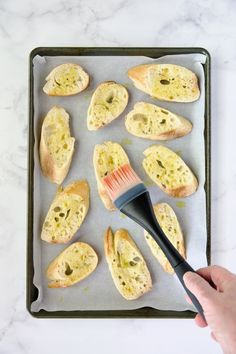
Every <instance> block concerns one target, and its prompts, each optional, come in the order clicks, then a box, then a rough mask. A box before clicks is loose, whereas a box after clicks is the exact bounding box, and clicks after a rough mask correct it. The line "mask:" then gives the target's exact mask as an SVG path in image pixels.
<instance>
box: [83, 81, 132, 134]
mask: <svg viewBox="0 0 236 354" xmlns="http://www.w3.org/2000/svg"><path fill="white" fill-rule="evenodd" d="M128 98H129V95H128V91H127V90H126V88H125V87H124V86H123V85H121V84H118V83H116V82H115V81H106V82H102V83H101V84H100V85H99V86H98V87H97V88H96V90H95V91H94V93H93V95H92V98H91V102H90V105H89V108H88V114H87V127H88V129H89V130H98V129H100V128H102V127H104V126H105V125H107V124H109V123H111V122H112V121H113V120H114V119H116V118H118V117H119V116H120V115H121V113H122V112H123V111H124V109H125V107H126V106H127V103H128Z"/></svg>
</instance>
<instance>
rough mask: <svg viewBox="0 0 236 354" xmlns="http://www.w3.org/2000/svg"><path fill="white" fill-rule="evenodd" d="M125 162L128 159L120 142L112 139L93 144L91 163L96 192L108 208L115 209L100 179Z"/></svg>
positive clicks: (127, 161)
mask: <svg viewBox="0 0 236 354" xmlns="http://www.w3.org/2000/svg"><path fill="white" fill-rule="evenodd" d="M126 163H129V159H128V156H127V155H126V152H125V151H124V149H123V148H122V146H121V145H120V144H118V143H115V142H112V141H105V142H104V143H103V144H98V145H95V148H94V153H93V165H94V170H95V176H96V180H97V186H98V193H99V195H100V198H101V200H102V202H103V204H104V206H105V208H107V209H108V210H115V209H116V207H115V205H114V204H113V203H112V201H111V199H110V197H109V195H108V194H107V192H106V189H105V188H104V187H103V185H102V182H101V181H102V179H103V178H104V177H105V176H106V175H108V174H110V173H111V172H113V171H114V170H115V169H117V168H118V167H120V166H122V165H124V164H126Z"/></svg>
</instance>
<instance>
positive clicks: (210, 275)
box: [197, 265, 236, 291]
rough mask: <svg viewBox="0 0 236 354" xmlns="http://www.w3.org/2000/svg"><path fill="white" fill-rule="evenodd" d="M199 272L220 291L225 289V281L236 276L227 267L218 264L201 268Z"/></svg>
mask: <svg viewBox="0 0 236 354" xmlns="http://www.w3.org/2000/svg"><path fill="white" fill-rule="evenodd" d="M197 273H198V274H199V275H201V276H202V277H203V278H204V279H206V280H207V281H208V282H209V283H210V285H211V286H212V287H214V288H217V290H219V291H223V289H224V284H225V283H227V282H228V281H231V280H232V279H233V278H236V276H235V275H234V274H233V273H231V272H230V271H228V270H227V269H225V268H223V267H220V266H216V265H213V266H209V267H206V268H200V269H198V270H197Z"/></svg>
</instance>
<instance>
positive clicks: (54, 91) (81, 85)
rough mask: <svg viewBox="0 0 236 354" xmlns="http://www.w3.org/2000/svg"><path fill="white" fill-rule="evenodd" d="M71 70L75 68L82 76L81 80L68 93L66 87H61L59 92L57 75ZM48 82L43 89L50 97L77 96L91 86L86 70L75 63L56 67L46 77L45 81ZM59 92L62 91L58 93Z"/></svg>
mask: <svg viewBox="0 0 236 354" xmlns="http://www.w3.org/2000/svg"><path fill="white" fill-rule="evenodd" d="M70 68H75V69H76V70H77V71H78V73H79V74H80V78H81V79H80V80H79V81H78V82H77V83H76V85H74V87H73V88H71V89H70V90H68V91H67V89H66V87H64V88H63V87H61V86H59V88H60V90H58V83H57V80H56V75H57V74H58V73H60V71H63V70H64V71H65V70H69V69H70ZM45 80H46V81H47V82H46V84H45V85H44V87H43V91H44V92H45V93H46V94H47V95H48V96H72V95H76V94H78V93H80V92H82V91H83V90H85V89H86V88H87V87H88V85H89V75H88V73H86V72H85V71H84V69H83V68H82V67H81V66H80V65H78V64H75V63H65V64H61V65H58V66H57V67H55V68H54V69H53V70H52V71H51V72H50V73H49V74H48V76H47V77H46V79H45ZM63 89H64V91H63ZM58 91H60V92H59V93H58Z"/></svg>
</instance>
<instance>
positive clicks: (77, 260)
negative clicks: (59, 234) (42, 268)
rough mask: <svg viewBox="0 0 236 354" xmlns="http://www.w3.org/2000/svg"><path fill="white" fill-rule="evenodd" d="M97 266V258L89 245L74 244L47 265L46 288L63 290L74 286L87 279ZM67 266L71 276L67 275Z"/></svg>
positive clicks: (82, 243)
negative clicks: (47, 281)
mask: <svg viewBox="0 0 236 354" xmlns="http://www.w3.org/2000/svg"><path fill="white" fill-rule="evenodd" d="M85 260H86V263H85ZM97 264H98V256H97V254H96V252H95V251H94V249H93V248H92V247H91V246H90V245H89V244H87V243H84V242H74V243H73V244H72V245H70V246H68V247H67V248H66V249H64V250H63V251H62V252H61V253H60V254H59V255H58V256H57V257H56V258H54V259H53V260H52V261H51V262H50V264H49V265H48V268H47V271H46V276H47V278H48V280H49V283H48V287H49V288H65V287H68V286H71V285H74V284H76V283H78V282H80V281H81V280H83V279H85V278H87V277H88V276H89V275H90V274H91V273H92V272H93V271H94V270H95V269H96V267H97ZM68 266H69V270H70V273H71V274H68V273H67V269H68V268H67V267H68ZM76 267H78V268H79V271H78V270H77V269H78V268H76Z"/></svg>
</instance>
